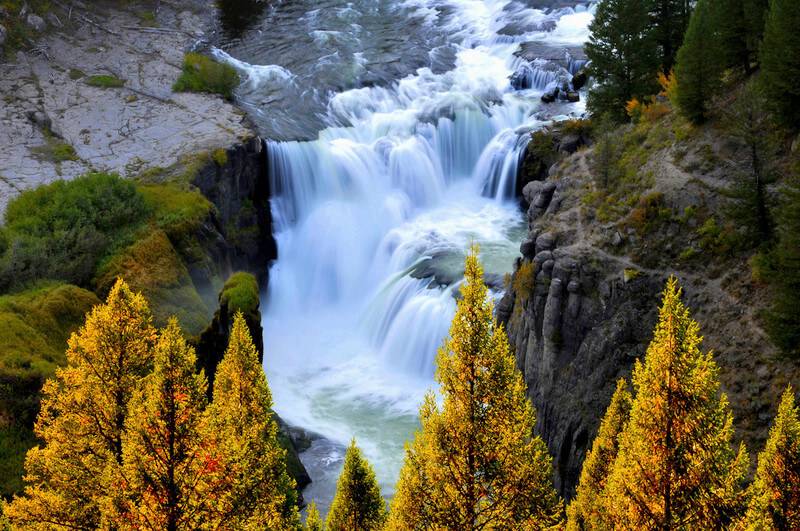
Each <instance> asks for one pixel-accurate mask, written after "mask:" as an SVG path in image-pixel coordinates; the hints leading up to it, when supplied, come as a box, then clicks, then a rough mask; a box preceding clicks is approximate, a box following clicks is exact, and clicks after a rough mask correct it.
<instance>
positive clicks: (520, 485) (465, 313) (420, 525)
mask: <svg viewBox="0 0 800 531" xmlns="http://www.w3.org/2000/svg"><path fill="white" fill-rule="evenodd" d="M465 269H466V271H465V277H466V282H465V283H464V285H463V286H462V289H461V293H462V295H463V297H462V299H461V300H460V301H459V302H458V308H457V310H456V313H455V316H454V317H453V322H452V326H451V328H450V336H449V338H448V339H447V340H446V341H445V343H444V345H443V346H442V347H441V348H440V349H439V353H438V357H437V364H438V369H437V373H436V379H437V381H438V382H439V384H440V391H441V395H442V399H443V400H442V405H441V406H439V405H437V402H436V399H435V397H434V395H433V394H432V393H429V394H428V395H427V397H426V399H425V401H424V403H423V404H422V407H421V408H420V420H421V424H422V427H421V430H420V431H418V432H417V434H416V436H415V438H414V441H413V442H412V443H410V444H407V446H406V457H405V463H404V465H403V467H402V469H401V471H400V479H399V480H398V484H397V490H396V494H395V497H394V500H393V502H392V507H391V512H390V516H389V525H388V528H389V529H398V530H400V529H402V530H407V529H435V530H439V529H441V530H444V529H459V530H476V529H485V530H489V529H498V530H499V529H503V530H514V529H525V530H531V529H544V528H549V527H551V526H556V525H559V524H560V523H561V521H562V513H563V507H562V504H561V501H560V500H559V498H558V496H557V495H556V493H555V490H554V489H553V486H552V483H551V479H552V463H551V458H550V455H549V454H548V452H547V446H546V445H545V443H544V442H543V441H542V439H541V438H539V437H538V436H534V434H533V429H534V424H535V415H534V411H533V407H532V406H531V404H530V402H529V401H528V398H527V397H526V395H525V384H524V383H523V380H522V375H521V374H520V372H519V371H518V370H517V368H516V365H515V360H514V357H513V355H512V354H511V352H510V350H509V345H508V338H507V336H506V334H505V331H504V330H503V328H502V327H500V326H498V324H497V322H496V320H495V319H494V317H493V315H492V303H491V301H490V300H489V299H488V298H487V289H486V286H485V285H484V283H483V268H482V267H481V264H480V262H479V261H478V248H477V246H474V247H473V248H472V250H471V252H470V253H469V254H468V256H467V258H466V267H465Z"/></svg>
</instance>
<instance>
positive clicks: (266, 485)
mask: <svg viewBox="0 0 800 531" xmlns="http://www.w3.org/2000/svg"><path fill="white" fill-rule="evenodd" d="M206 419H207V421H206V422H207V424H206V429H207V432H208V436H209V438H210V439H211V440H212V441H214V442H213V447H214V448H215V450H216V452H217V454H218V455H219V463H218V464H219V466H218V468H217V469H216V471H215V476H216V480H217V481H218V484H219V485H218V486H219V487H220V488H222V490H223V491H224V493H223V494H221V496H220V498H219V499H218V500H217V502H216V509H215V510H216V511H217V513H218V518H219V520H220V522H221V523H222V524H224V525H225V526H228V527H230V528H232V529H254V530H255V529H265V528H266V529H282V530H286V529H299V528H300V516H299V513H298V511H297V507H296V494H295V490H294V487H295V485H294V480H292V479H291V478H290V477H289V475H288V474H287V472H286V461H285V458H286V451H285V450H284V449H283V448H282V447H281V446H280V444H279V443H278V426H277V424H276V422H275V419H274V418H273V414H272V394H271V392H270V389H269V386H268V384H267V378H266V375H265V374H264V370H263V369H262V367H261V364H260V363H259V361H258V351H257V350H256V347H255V344H254V343H253V338H252V336H251V335H250V330H249V328H248V326H247V323H246V322H245V319H244V317H243V316H242V313H241V312H237V313H236V315H235V316H234V320H233V327H232V329H231V334H230V339H229V342H228V348H227V350H226V351H225V355H224V357H223V359H222V361H221V362H220V363H219V365H218V366H217V373H216V378H215V383H214V398H213V401H212V403H211V406H210V407H209V408H208V411H207V415H206Z"/></svg>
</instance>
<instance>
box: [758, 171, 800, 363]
mask: <svg viewBox="0 0 800 531" xmlns="http://www.w3.org/2000/svg"><path fill="white" fill-rule="evenodd" d="M781 195H782V200H781V208H780V212H779V216H778V217H779V224H778V243H777V245H776V246H775V249H774V250H773V251H772V253H771V255H770V257H769V261H770V262H771V267H772V270H773V272H772V274H771V275H770V279H769V280H770V283H771V288H772V293H773V297H772V299H773V301H772V306H771V308H770V309H769V312H768V313H767V319H766V329H767V332H768V333H769V335H770V338H771V339H772V341H773V342H774V343H775V344H776V345H777V346H778V347H779V348H780V349H781V350H783V352H785V353H786V354H788V355H789V356H793V357H798V356H800V312H798V311H797V309H798V308H800V167H797V168H795V170H794V175H793V176H792V177H790V179H789V182H788V183H787V184H786V185H785V187H784V188H783V189H782V190H781Z"/></svg>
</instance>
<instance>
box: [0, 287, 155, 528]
mask: <svg viewBox="0 0 800 531" xmlns="http://www.w3.org/2000/svg"><path fill="white" fill-rule="evenodd" d="M155 339H156V330H155V328H154V327H153V326H152V317H151V314H150V310H149V309H148V306H147V302H146V301H145V299H144V297H142V296H141V295H140V294H135V293H133V292H131V290H130V289H129V288H128V286H127V285H126V284H125V282H123V281H122V280H117V282H116V283H115V284H114V286H113V287H112V288H111V291H110V292H109V294H108V298H107V299H106V303H105V304H101V305H98V306H96V307H95V308H94V309H92V311H91V312H90V313H89V314H88V315H87V317H86V322H85V324H84V326H83V327H82V328H81V329H80V330H79V331H77V332H76V333H74V334H73V335H72V337H71V338H70V339H69V342H68V347H67V351H66V358H67V366H66V367H63V368H60V369H58V370H57V371H56V375H55V378H53V379H50V380H48V381H47V382H46V383H45V385H44V387H43V389H42V402H41V411H40V412H39V417H38V418H37V421H36V425H35V427H34V431H35V433H36V436H37V437H38V438H39V439H40V440H41V441H42V443H43V444H42V445H40V446H36V447H34V448H32V449H31V450H30V451H29V452H28V455H27V457H26V460H25V470H26V475H25V481H26V483H27V485H26V487H25V492H24V494H23V495H22V496H21V497H18V498H15V499H14V501H13V502H11V503H10V504H9V505H8V507H7V508H6V512H7V514H8V517H9V519H10V520H11V522H12V524H13V525H14V526H15V527H18V528H22V529H59V528H64V529H95V528H97V527H99V526H100V524H101V505H102V502H103V500H104V498H105V496H106V493H107V491H108V485H107V484H106V479H107V477H108V474H107V473H106V472H107V469H108V468H114V467H117V466H119V464H120V463H121V462H122V438H123V430H124V426H125V420H126V415H127V411H128V405H129V401H130V400H131V398H132V396H133V394H134V391H135V389H136V388H137V386H138V385H139V383H140V381H141V379H142V378H143V377H144V376H145V375H146V374H147V373H148V371H149V370H150V367H151V364H152V359H153V356H152V348H153V344H154V342H155Z"/></svg>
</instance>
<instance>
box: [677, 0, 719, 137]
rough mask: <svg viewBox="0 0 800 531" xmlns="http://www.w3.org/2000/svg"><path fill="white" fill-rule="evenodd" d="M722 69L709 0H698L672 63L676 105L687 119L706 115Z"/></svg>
mask: <svg viewBox="0 0 800 531" xmlns="http://www.w3.org/2000/svg"><path fill="white" fill-rule="evenodd" d="M722 68H723V67H722V48H721V46H720V40H719V35H718V34H717V31H716V28H715V25H714V17H713V16H712V13H711V8H710V7H709V0H698V2H697V5H696V6H695V8H694V12H693V13H692V18H691V20H690V21H689V28H688V29H687V30H686V36H685V38H684V41H683V46H681V48H680V50H678V62H677V64H676V66H675V76H676V77H677V80H678V94H677V99H678V106H679V108H680V111H681V113H682V114H683V115H684V116H685V117H686V118H687V119H689V120H690V121H692V122H694V123H696V124H700V123H703V122H704V121H705V120H706V119H707V118H708V113H709V104H710V103H711V98H712V97H713V96H714V95H715V94H716V93H717V91H718V90H719V87H720V85H721V83H722Z"/></svg>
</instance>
